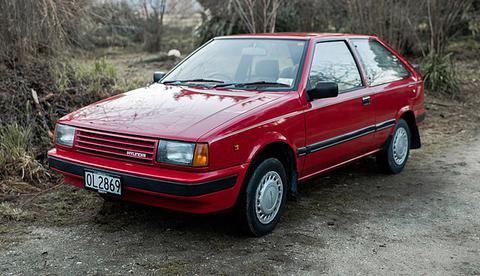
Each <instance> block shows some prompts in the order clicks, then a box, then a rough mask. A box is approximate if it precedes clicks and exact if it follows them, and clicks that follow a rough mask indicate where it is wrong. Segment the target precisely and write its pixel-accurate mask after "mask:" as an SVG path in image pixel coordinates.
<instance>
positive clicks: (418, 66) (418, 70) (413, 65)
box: [412, 64, 420, 74]
mask: <svg viewBox="0 0 480 276" xmlns="http://www.w3.org/2000/svg"><path fill="white" fill-rule="evenodd" d="M412 67H413V69H415V71H417V72H418V73H419V74H420V64H412Z"/></svg>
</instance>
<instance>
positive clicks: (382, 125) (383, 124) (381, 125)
mask: <svg viewBox="0 0 480 276" xmlns="http://www.w3.org/2000/svg"><path fill="white" fill-rule="evenodd" d="M395 122H396V121H395V119H391V120H388V121H385V122H381V123H379V124H376V125H375V131H380V130H383V129H386V128H389V127H392V126H394V125H395Z"/></svg>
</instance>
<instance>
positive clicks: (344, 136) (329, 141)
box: [297, 119, 396, 156]
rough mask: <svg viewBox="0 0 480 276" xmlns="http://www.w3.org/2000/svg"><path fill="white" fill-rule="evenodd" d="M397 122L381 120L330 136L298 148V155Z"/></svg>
mask: <svg viewBox="0 0 480 276" xmlns="http://www.w3.org/2000/svg"><path fill="white" fill-rule="evenodd" d="M395 122H396V121H395V119H391V120H388V121H385V122H381V123H379V124H376V125H371V126H368V127H365V128H362V129H359V130H355V131H352V132H349V133H346V134H342V135H339V136H336V137H333V138H330V139H327V140H324V141H320V142H317V143H314V144H310V145H308V146H306V147H302V148H299V149H298V150H297V154H298V156H304V155H307V154H310V153H313V152H316V151H319V150H323V149H326V148H329V147H333V146H336V145H339V144H341V143H345V142H348V141H351V140H353V139H356V138H360V137H362V136H365V135H368V134H371V133H374V132H376V131H380V130H383V129H386V128H389V127H392V126H394V125H395Z"/></svg>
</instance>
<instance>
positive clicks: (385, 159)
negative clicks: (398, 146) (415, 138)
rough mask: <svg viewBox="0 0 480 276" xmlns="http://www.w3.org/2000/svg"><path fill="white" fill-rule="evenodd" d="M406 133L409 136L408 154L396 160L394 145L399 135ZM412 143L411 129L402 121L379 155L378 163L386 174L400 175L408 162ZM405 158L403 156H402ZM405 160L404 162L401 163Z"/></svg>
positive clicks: (398, 123) (399, 121)
mask: <svg viewBox="0 0 480 276" xmlns="http://www.w3.org/2000/svg"><path fill="white" fill-rule="evenodd" d="M403 130H404V131H405V133H406V135H407V141H406V142H407V146H406V153H405V155H404V156H405V157H404V158H396V154H395V149H394V143H395V137H396V135H397V133H399V132H402V131H403ZM411 143H412V134H411V131H410V127H409V126H408V124H407V122H406V121H405V120H404V119H400V120H398V122H397V125H396V126H395V131H394V132H393V135H392V136H391V137H390V138H389V139H388V141H387V142H386V144H385V146H384V149H383V150H382V151H381V152H380V153H378V155H377V163H378V165H379V166H380V169H382V171H384V172H385V173H389V174H397V173H400V172H401V171H402V170H403V168H405V165H406V164H407V161H408V156H409V155H410V147H411ZM402 156H403V155H402ZM401 160H403V161H402V162H400V161H401Z"/></svg>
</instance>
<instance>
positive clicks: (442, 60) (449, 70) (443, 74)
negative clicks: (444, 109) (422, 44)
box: [422, 54, 459, 94]
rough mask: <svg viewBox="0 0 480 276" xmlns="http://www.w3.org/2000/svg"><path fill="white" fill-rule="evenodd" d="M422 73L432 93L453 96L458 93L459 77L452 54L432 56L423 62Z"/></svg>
mask: <svg viewBox="0 0 480 276" xmlns="http://www.w3.org/2000/svg"><path fill="white" fill-rule="evenodd" d="M422 73H423V76H424V80H425V86H426V88H427V89H428V90H429V91H431V92H443V93H448V94H453V93H455V92H457V91H458V85H459V81H458V76H457V74H456V71H455V66H454V64H453V61H452V59H451V54H447V55H440V54H430V55H428V56H427V57H425V59H424V60H423V64H422Z"/></svg>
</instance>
